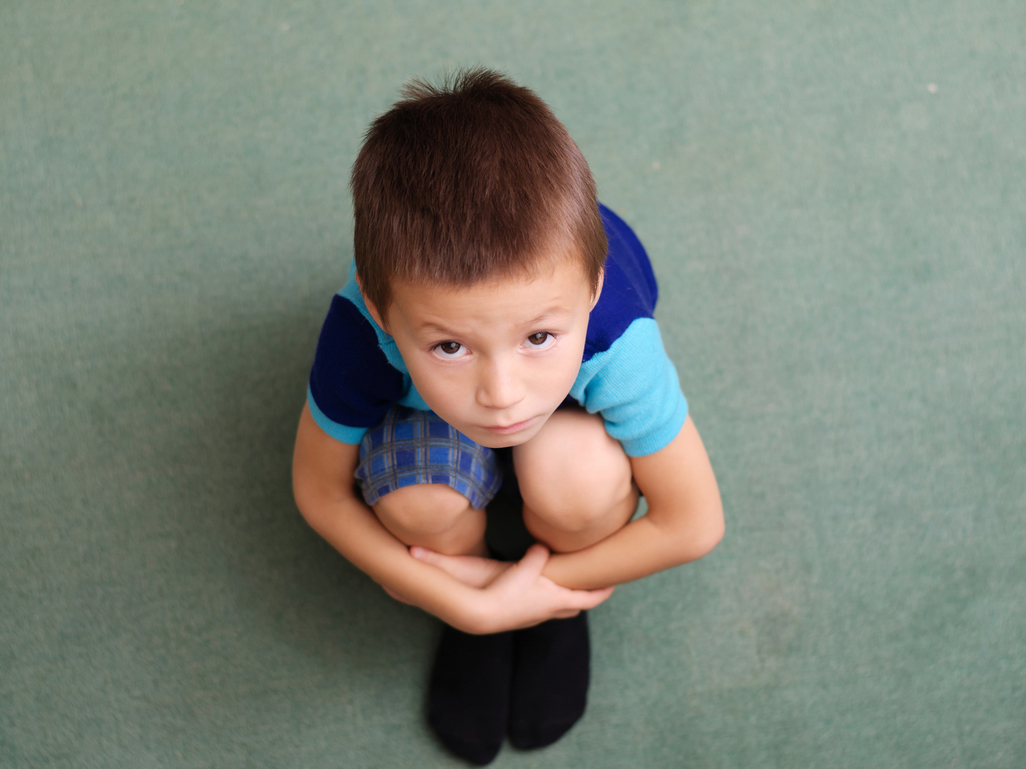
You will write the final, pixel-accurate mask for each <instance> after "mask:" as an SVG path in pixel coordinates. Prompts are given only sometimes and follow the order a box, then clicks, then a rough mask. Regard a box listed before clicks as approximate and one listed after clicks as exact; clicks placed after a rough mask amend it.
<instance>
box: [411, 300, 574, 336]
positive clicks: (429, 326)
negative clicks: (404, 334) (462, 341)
mask: <svg viewBox="0 0 1026 769" xmlns="http://www.w3.org/2000/svg"><path fill="white" fill-rule="evenodd" d="M569 314H570V311H569V310H567V309H566V308H565V307H560V306H552V307H548V308H546V309H545V310H544V311H543V312H542V313H541V314H539V315H536V316H535V317H533V318H531V319H530V320H528V321H525V322H524V323H523V326H524V328H532V327H534V326H538V325H542V324H543V323H544V322H545V321H546V320H549V319H550V318H552V317H553V316H556V315H569ZM417 333H419V334H424V335H425V336H435V337H446V336H449V337H459V336H462V334H460V333H458V332H455V331H453V330H452V329H451V328H447V327H445V326H441V325H439V324H437V323H434V322H432V321H428V322H426V323H424V324H423V325H421V326H419V327H418V328H417Z"/></svg>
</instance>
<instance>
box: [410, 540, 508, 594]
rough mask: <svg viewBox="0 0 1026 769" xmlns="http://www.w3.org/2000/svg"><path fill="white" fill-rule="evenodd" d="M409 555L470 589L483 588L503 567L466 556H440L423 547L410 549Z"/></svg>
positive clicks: (494, 562)
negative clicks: (468, 586) (434, 567)
mask: <svg viewBox="0 0 1026 769" xmlns="http://www.w3.org/2000/svg"><path fill="white" fill-rule="evenodd" d="M410 554H411V555H412V556H413V557H414V558H416V559H417V560H419V561H423V562H424V563H429V564H431V565H432V566H436V567H437V568H439V569H441V570H442V571H444V572H445V573H447V574H448V575H449V576H450V577H453V578H454V579H458V580H459V581H460V582H463V583H464V584H466V585H470V586H471V587H484V586H485V585H487V584H488V583H489V582H491V581H492V580H493V579H495V576H496V574H498V573H499V572H500V571H502V570H503V569H504V568H505V567H500V566H499V565H498V563H497V562H496V561H492V560H489V559H487V558H478V557H476V556H466V555H442V554H441V553H436V552H435V551H434V550H428V549H427V548H425V547H413V548H410Z"/></svg>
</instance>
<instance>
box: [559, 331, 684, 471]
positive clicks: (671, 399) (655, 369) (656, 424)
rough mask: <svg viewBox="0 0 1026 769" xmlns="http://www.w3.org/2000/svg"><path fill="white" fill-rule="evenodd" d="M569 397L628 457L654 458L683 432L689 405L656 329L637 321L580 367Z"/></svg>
mask: <svg viewBox="0 0 1026 769" xmlns="http://www.w3.org/2000/svg"><path fill="white" fill-rule="evenodd" d="M570 395H571V397H573V398H574V399H575V400H576V401H577V402H578V403H580V404H581V405H582V406H584V408H585V409H586V410H587V411H589V412H590V413H593V414H596V413H597V414H601V416H602V419H603V420H604V421H605V425H606V431H607V432H608V433H609V434H610V435H611V436H612V437H614V438H616V439H617V440H618V441H620V443H621V445H622V446H623V448H624V451H625V452H626V453H627V455H628V456H632V457H639V456H646V455H648V454H654V453H655V452H657V451H659V450H660V449H662V448H664V447H666V446H667V445H668V444H669V443H670V442H671V441H672V440H673V439H674V438H676V437H677V434H678V433H679V432H680V429H681V428H682V427H683V426H684V422H685V420H686V419H687V416H688V404H687V400H686V399H685V397H684V394H683V393H682V392H681V389H680V380H679V378H678V376H677V370H676V368H675V367H674V365H673V362H672V361H671V360H670V359H669V356H667V354H666V350H665V349H664V347H663V341H662V337H661V335H660V334H659V326H658V325H657V324H656V322H655V320H653V319H652V318H638V319H636V320H635V321H634V322H633V323H631V324H630V326H629V327H628V328H627V330H626V331H625V332H624V333H623V334H622V335H621V336H620V338H619V339H617V340H616V341H615V342H613V344H612V345H611V346H610V347H609V348H608V349H607V350H605V351H604V352H601V353H598V354H596V355H593V356H592V357H591V358H590V359H589V360H587V361H585V362H584V364H583V365H582V366H581V370H580V373H579V374H578V376H577V380H576V381H575V382H574V386H573V388H572V389H571V390H570Z"/></svg>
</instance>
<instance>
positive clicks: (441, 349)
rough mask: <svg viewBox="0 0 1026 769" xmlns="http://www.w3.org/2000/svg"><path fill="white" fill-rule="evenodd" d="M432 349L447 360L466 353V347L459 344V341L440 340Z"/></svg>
mask: <svg viewBox="0 0 1026 769" xmlns="http://www.w3.org/2000/svg"><path fill="white" fill-rule="evenodd" d="M434 351H435V352H436V353H437V354H438V356H439V357H441V358H445V359H447V360H455V359H457V358H462V357H463V356H464V355H466V354H467V348H466V347H464V346H463V345H461V344H460V343H459V342H451V341H450V342H441V343H440V344H436V345H435V346H434Z"/></svg>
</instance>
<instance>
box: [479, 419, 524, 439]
mask: <svg viewBox="0 0 1026 769" xmlns="http://www.w3.org/2000/svg"><path fill="white" fill-rule="evenodd" d="M536 418H537V417H531V418H530V419H525V420H524V421H523V422H516V423H515V424H512V425H493V426H490V427H485V430H487V431H488V432H490V433H495V434H496V435H512V434H513V433H518V432H520V431H521V430H523V429H525V428H527V427H530V426H531V424H532V423H533V422H534V420H535V419H536Z"/></svg>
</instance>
